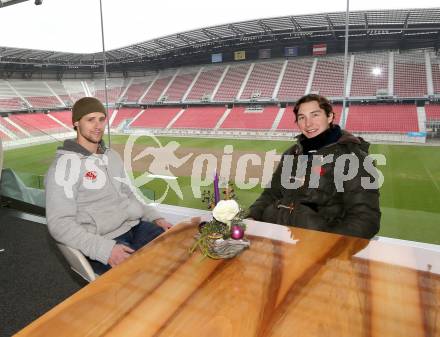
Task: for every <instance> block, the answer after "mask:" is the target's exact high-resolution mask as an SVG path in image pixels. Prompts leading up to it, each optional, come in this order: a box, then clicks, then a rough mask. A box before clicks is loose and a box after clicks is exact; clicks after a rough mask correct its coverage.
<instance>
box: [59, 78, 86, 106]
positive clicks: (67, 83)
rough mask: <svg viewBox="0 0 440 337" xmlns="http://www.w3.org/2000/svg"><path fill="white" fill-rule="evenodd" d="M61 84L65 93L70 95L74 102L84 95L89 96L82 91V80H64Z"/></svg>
mask: <svg viewBox="0 0 440 337" xmlns="http://www.w3.org/2000/svg"><path fill="white" fill-rule="evenodd" d="M63 85H64V88H65V90H66V92H67V94H68V95H69V97H70V101H71V102H76V101H77V100H79V99H80V98H82V97H84V96H89V95H87V94H86V92H85V91H84V90H85V89H84V83H83V81H75V80H64V81H63Z"/></svg>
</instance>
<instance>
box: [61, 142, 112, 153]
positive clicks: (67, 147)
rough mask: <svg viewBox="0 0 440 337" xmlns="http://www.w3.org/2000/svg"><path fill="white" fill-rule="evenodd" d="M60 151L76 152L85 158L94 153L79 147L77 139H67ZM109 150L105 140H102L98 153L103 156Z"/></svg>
mask: <svg viewBox="0 0 440 337" xmlns="http://www.w3.org/2000/svg"><path fill="white" fill-rule="evenodd" d="M58 150H64V151H69V152H75V153H79V154H82V155H84V156H91V155H92V154H93V153H91V152H90V151H89V150H87V149H86V148H85V147H83V146H81V145H79V144H78V143H77V142H76V139H66V140H65V141H64V143H63V146H60V147H58ZM106 150H107V148H106V146H105V143H104V140H101V142H100V143H99V146H98V153H99V154H102V153H104V152H105V151H106Z"/></svg>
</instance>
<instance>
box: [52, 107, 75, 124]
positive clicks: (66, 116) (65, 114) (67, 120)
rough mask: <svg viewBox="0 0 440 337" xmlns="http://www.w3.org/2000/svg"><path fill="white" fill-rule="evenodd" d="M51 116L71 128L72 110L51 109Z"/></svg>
mask: <svg viewBox="0 0 440 337" xmlns="http://www.w3.org/2000/svg"><path fill="white" fill-rule="evenodd" d="M49 115H51V116H52V117H54V118H55V119H57V120H58V121H60V122H61V123H63V124H64V125H66V126H67V127H69V128H72V127H73V126H72V111H52V112H51V113H49Z"/></svg>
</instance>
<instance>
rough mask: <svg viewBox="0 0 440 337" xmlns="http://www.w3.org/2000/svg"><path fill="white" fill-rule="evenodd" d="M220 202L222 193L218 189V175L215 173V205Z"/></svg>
mask: <svg viewBox="0 0 440 337" xmlns="http://www.w3.org/2000/svg"><path fill="white" fill-rule="evenodd" d="M219 201H220V191H219V189H218V174H217V172H215V176H214V203H215V204H216V205H217V203H218V202H219Z"/></svg>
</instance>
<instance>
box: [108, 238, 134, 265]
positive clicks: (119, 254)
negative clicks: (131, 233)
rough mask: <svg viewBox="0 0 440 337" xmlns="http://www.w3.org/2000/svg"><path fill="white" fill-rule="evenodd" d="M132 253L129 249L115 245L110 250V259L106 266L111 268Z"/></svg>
mask: <svg viewBox="0 0 440 337" xmlns="http://www.w3.org/2000/svg"><path fill="white" fill-rule="evenodd" d="M133 252H134V250H133V249H131V248H130V247H127V246H126V245H122V244H119V243H117V244H115V245H114V246H113V248H112V252H111V254H110V258H109V259H108V264H109V265H110V266H112V267H115V266H117V265H118V264H120V263H121V262H123V261H124V260H125V259H127V258H128V257H129V256H130V255H131V253H133Z"/></svg>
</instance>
